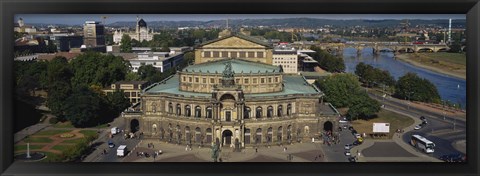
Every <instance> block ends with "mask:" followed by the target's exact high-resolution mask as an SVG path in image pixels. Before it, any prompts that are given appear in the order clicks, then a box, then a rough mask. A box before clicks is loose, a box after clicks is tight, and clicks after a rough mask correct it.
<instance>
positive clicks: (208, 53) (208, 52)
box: [203, 51, 212, 57]
mask: <svg viewBox="0 0 480 176" xmlns="http://www.w3.org/2000/svg"><path fill="white" fill-rule="evenodd" d="M210 54H211V53H210V51H205V52H203V55H204V56H203V57H212V56H211V55H210Z"/></svg>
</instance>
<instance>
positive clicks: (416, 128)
mask: <svg viewBox="0 0 480 176" xmlns="http://www.w3.org/2000/svg"><path fill="white" fill-rule="evenodd" d="M421 128H422V126H421V125H415V127H414V128H413V129H414V130H419V129H421Z"/></svg>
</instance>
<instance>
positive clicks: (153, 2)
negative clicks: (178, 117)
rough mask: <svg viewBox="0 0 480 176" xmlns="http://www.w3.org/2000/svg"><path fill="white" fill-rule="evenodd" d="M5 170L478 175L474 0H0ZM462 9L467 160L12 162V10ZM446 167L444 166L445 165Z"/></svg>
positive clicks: (479, 24) (479, 12) (477, 16)
mask: <svg viewBox="0 0 480 176" xmlns="http://www.w3.org/2000/svg"><path fill="white" fill-rule="evenodd" d="M0 13H1V17H2V20H1V23H0V26H2V29H3V30H1V35H0V41H1V43H2V44H1V47H0V53H1V55H2V58H1V59H0V67H1V69H0V84H1V89H0V105H1V106H0V113H1V115H0V117H1V119H0V128H1V130H0V136H1V137H2V138H1V139H0V140H1V142H0V144H1V145H0V152H1V153H0V154H1V157H2V158H1V160H0V171H1V172H3V174H2V175H158V174H162V175H194V174H195V175H225V174H242V175H243V174H245V175H247V174H248V175H318V174H328V175H417V174H422V175H478V174H479V170H478V164H479V163H478V159H479V155H478V144H479V143H478V139H479V138H478V136H477V135H478V134H479V133H478V129H477V127H480V124H479V121H478V119H477V118H476V117H478V115H479V112H480V110H479V108H478V107H479V106H478V105H479V104H478V100H479V99H480V97H479V82H480V80H479V77H478V76H479V75H480V73H479V69H480V63H479V62H478V59H479V58H480V55H479V50H476V48H480V36H479V33H480V3H478V0H436V1H430V0H388V1H387V0H297V1H294V2H291V1H289V0H262V1H254V0H245V1H238V0H197V1H195V0H177V1H175V0H140V1H134V0H117V1H114V0H105V1H95V0H84V1H82V0H63V1H60V0H38V1H35V0H4V1H2V2H1V3H0ZM22 13H24V14H27V13H30V14H35V13H38V14H41V13H44V14H46V13H52V14H82V13H83V14H88V13H90V14H309V13H310V14H466V15H467V36H469V39H468V40H467V47H468V48H469V50H468V52H467V58H468V59H467V95H468V96H467V97H468V98H467V102H468V104H467V111H468V113H467V131H468V132H467V141H468V142H467V154H468V163H466V164H465V163H448V164H445V163H354V164H352V163H322V164H318V163H261V164H258V163H215V164H213V163H195V164H194V163H161V164H160V163H12V162H13V134H12V131H13V128H12V127H13V122H14V118H13V107H12V102H13V101H12V100H13V97H12V92H13V87H12V85H13V80H12V78H13V69H12V66H13V59H10V58H11V57H12V56H13V50H12V48H13V42H11V41H13V30H11V29H13V17H14V15H15V14H22ZM447 166H448V167H447Z"/></svg>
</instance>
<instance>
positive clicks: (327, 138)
mask: <svg viewBox="0 0 480 176" xmlns="http://www.w3.org/2000/svg"><path fill="white" fill-rule="evenodd" d="M320 137H323V144H327V145H328V146H331V145H332V144H339V143H340V137H339V136H337V135H333V133H332V132H331V131H326V132H323V133H322V134H321V136H320Z"/></svg>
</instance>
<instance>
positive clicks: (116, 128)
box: [111, 127, 120, 134]
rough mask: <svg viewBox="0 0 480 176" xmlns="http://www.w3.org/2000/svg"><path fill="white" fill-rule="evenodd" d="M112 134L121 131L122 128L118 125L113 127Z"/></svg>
mask: <svg viewBox="0 0 480 176" xmlns="http://www.w3.org/2000/svg"><path fill="white" fill-rule="evenodd" d="M111 132H112V134H117V133H119V132H120V128H118V127H113V128H112V130H111Z"/></svg>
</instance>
